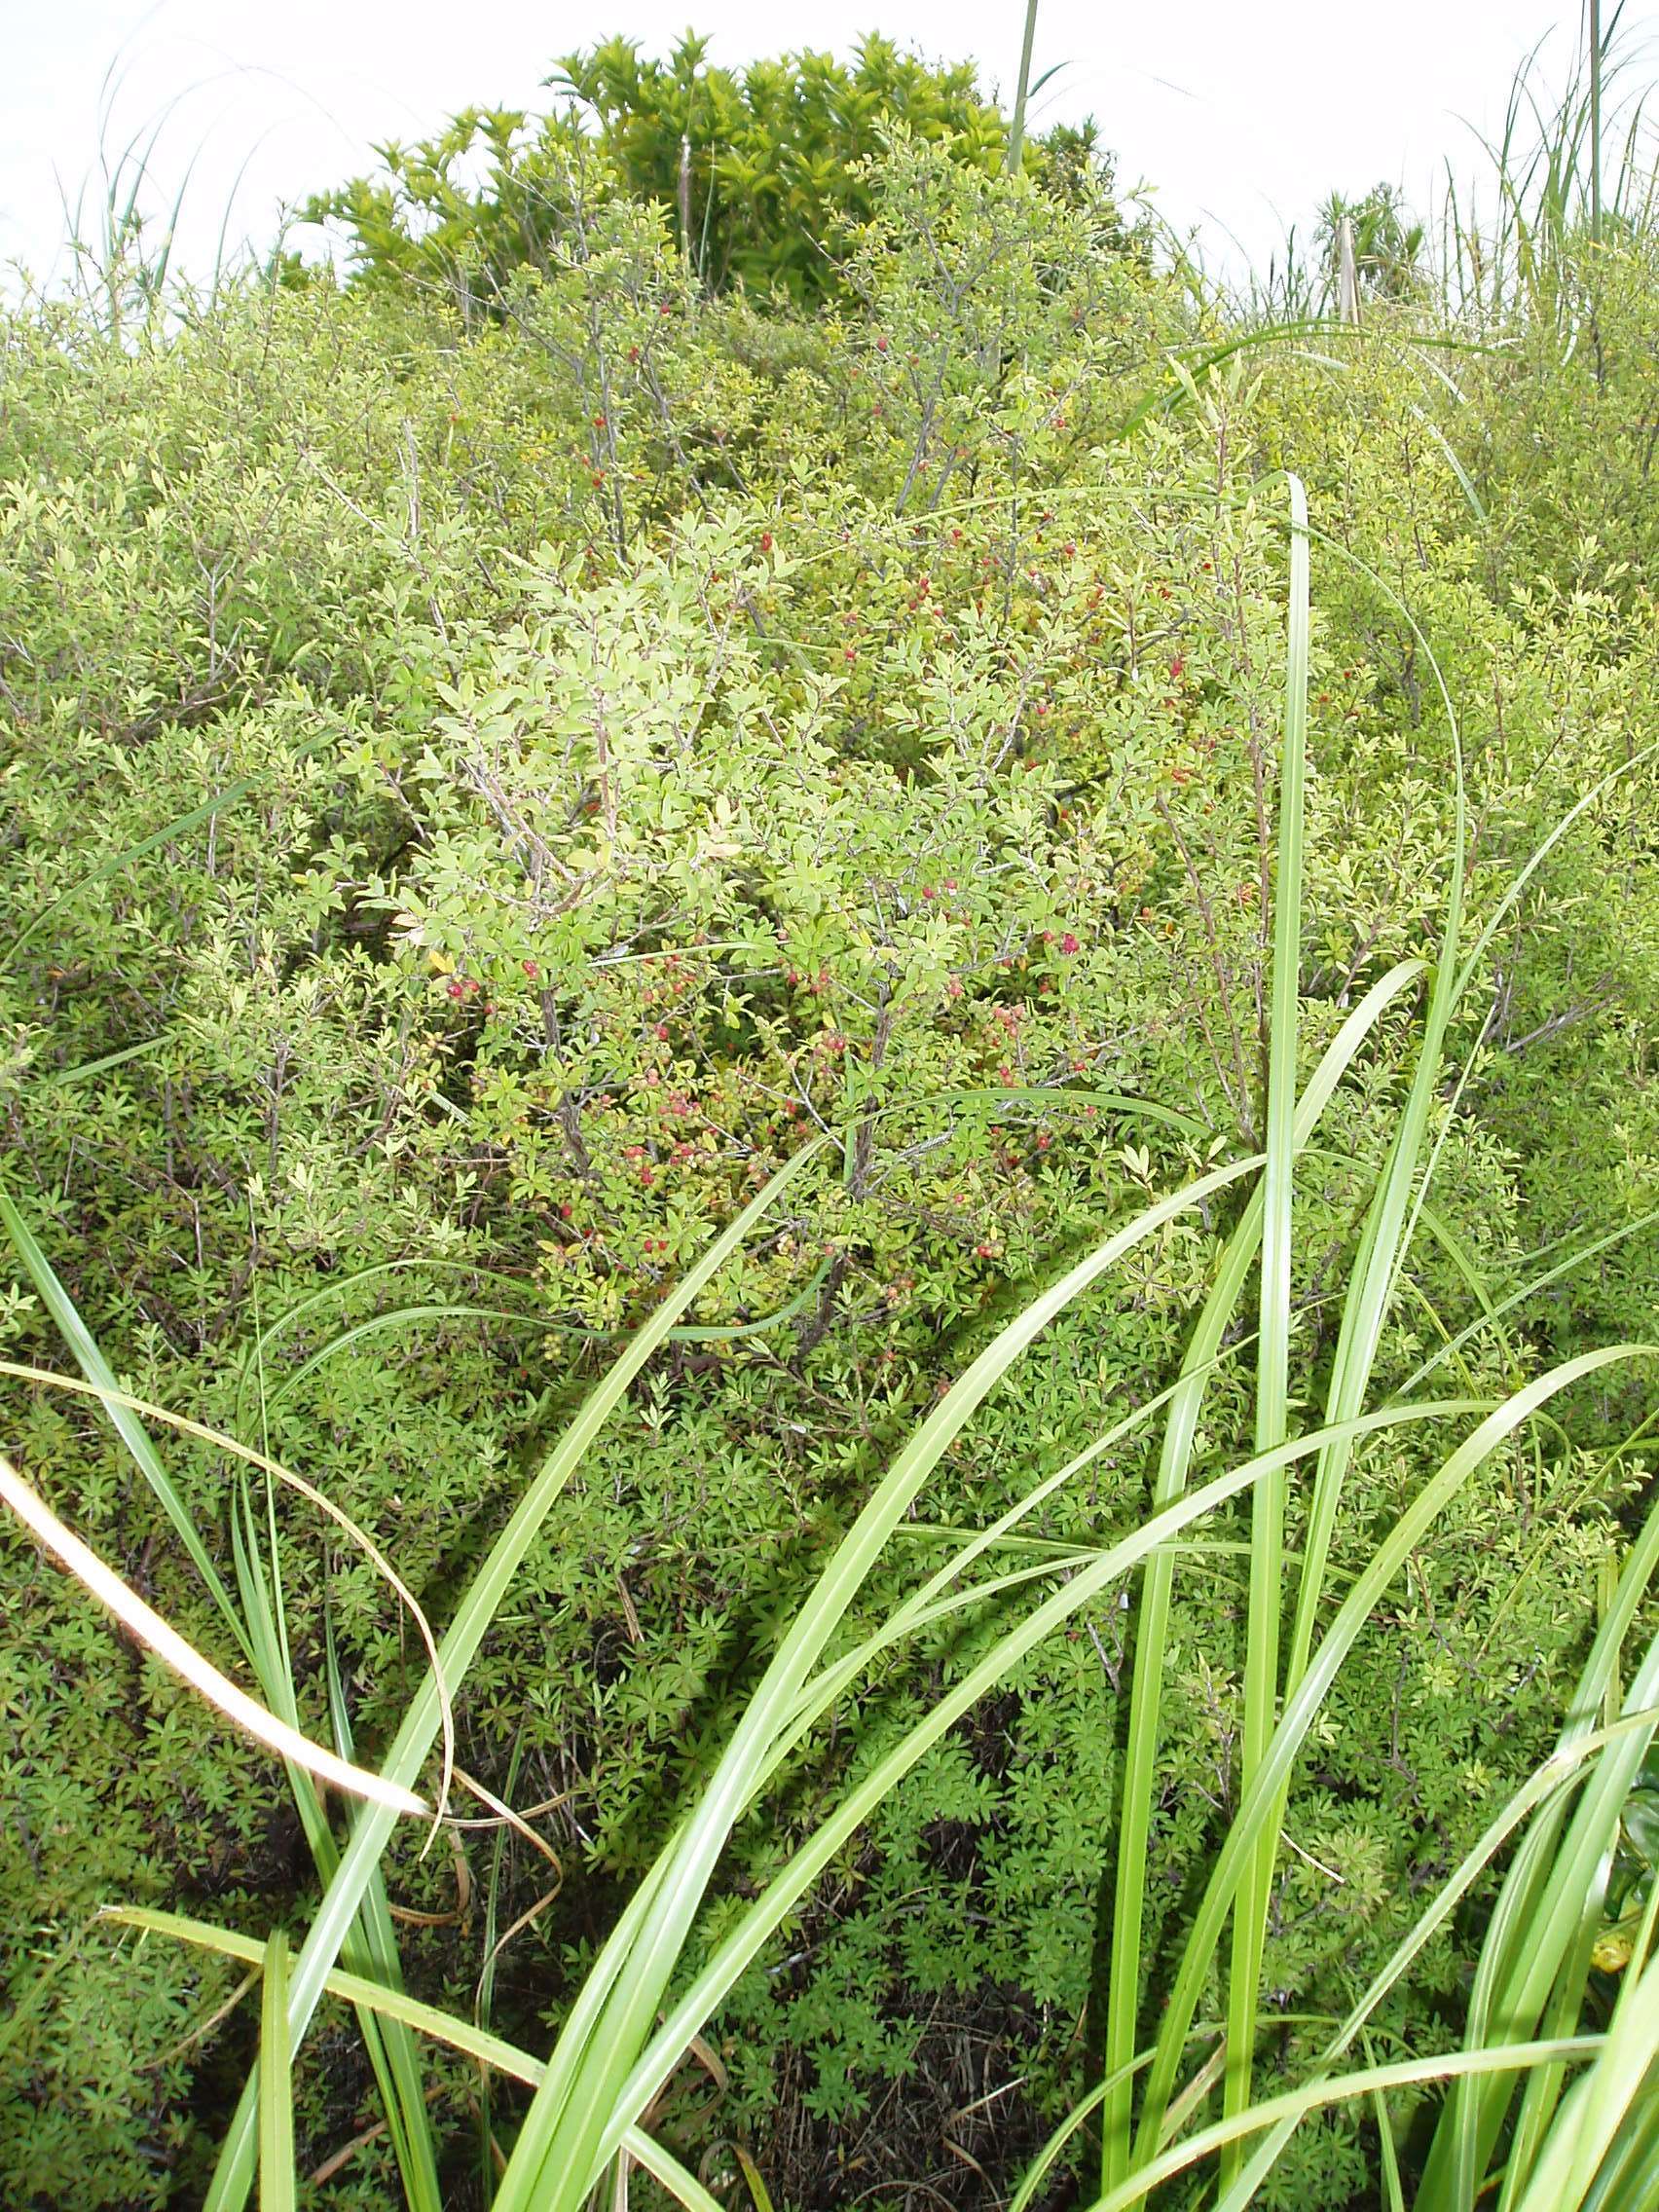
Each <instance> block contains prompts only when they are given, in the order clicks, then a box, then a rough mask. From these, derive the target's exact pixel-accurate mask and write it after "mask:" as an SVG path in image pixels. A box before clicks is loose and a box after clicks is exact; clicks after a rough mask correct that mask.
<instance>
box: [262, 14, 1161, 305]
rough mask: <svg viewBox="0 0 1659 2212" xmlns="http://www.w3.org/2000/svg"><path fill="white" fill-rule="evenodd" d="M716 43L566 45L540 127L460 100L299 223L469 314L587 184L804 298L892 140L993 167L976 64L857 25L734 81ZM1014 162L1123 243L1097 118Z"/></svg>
mask: <svg viewBox="0 0 1659 2212" xmlns="http://www.w3.org/2000/svg"><path fill="white" fill-rule="evenodd" d="M708 44H709V42H708V40H707V39H705V38H698V37H695V36H693V35H692V34H690V33H689V32H688V33H687V34H686V35H685V37H683V38H682V40H681V42H680V44H679V45H678V46H677V47H676V48H675V50H674V52H673V54H672V55H670V57H669V59H668V60H667V61H644V60H642V59H641V56H640V53H639V49H638V47H637V45H636V44H635V43H634V42H633V41H631V40H628V39H624V38H612V39H609V40H608V41H606V42H605V43H604V44H602V45H599V46H596V47H594V48H592V49H591V50H590V51H587V52H583V53H577V54H572V55H567V56H566V57H565V59H564V60H563V61H561V63H560V64H559V68H558V71H557V73H556V74H555V75H554V76H553V77H552V78H550V79H549V80H548V82H549V84H550V85H551V86H552V87H553V89H554V90H555V91H556V92H559V93H561V94H563V95H565V96H566V98H567V101H568V105H567V107H566V108H565V109H562V110H561V111H559V112H558V113H556V114H554V115H550V116H546V117H543V118H540V119H538V120H535V121H534V122H533V121H532V120H531V119H530V118H529V117H527V116H526V115H524V114H522V113H519V112H516V111H512V110H507V109H479V108H468V109H466V110H465V111H464V112H463V113H461V114H460V115H458V116H457V117H455V118H454V120H453V121H452V122H451V123H450V124H449V125H448V127H447V128H446V129H444V130H443V131H442V132H441V133H440V134H439V135H438V136H437V137H435V138H432V139H427V140H424V141H423V142H421V143H420V144H418V145H416V146H413V147H403V146H399V145H389V146H385V147H382V148H380V149H378V150H379V152H380V155H381V158H382V161H383V163H384V165H385V174H384V176H383V177H382V178H380V179H378V180H376V179H370V178H356V179H354V180H353V181H352V182H350V184H347V185H343V186H341V187H340V188H338V189H337V190H336V191H333V192H330V193H326V194H323V195H320V196H318V197H317V198H315V199H313V201H312V202H311V203H310V204H309V205H308V207H307V209H306V211H305V212H306V219H307V220H308V221H312V222H334V223H339V224H343V225H344V226H345V228H346V230H347V232H348V234H349V238H350V259H351V263H352V266H353V269H354V270H355V272H356V273H357V274H358V276H360V277H362V278H365V279H369V280H372V281H376V282H382V283H385V282H391V283H397V284H403V283H408V282H416V283H420V284H423V285H425V286H428V287H429V288H430V289H431V290H432V291H433V292H434V293H435V294H436V295H437V296H439V297H443V298H453V299H454V300H455V301H456V302H457V303H458V304H459V305H460V307H461V310H462V313H465V314H467V315H468V316H470V314H471V313H473V312H474V311H475V310H476V309H479V308H483V309H486V310H495V309H496V308H498V305H499V303H500V302H501V300H502V298H503V296H504V294H505V293H506V291H507V289H508V286H509V283H510V279H511V277H512V275H513V273H514V272H515V271H516V270H518V269H520V268H525V267H528V268H532V269H546V268H547V267H548V266H549V265H550V263H551V262H553V261H554V260H556V259H558V258H559V257H560V256H561V255H562V254H568V253H569V252H570V250H571V240H572V237H573V236H574V237H578V238H579V237H580V235H581V233H582V231H583V229H584V220H583V215H582V210H581V204H580V203H582V202H583V201H584V200H586V201H591V200H592V199H593V197H594V194H595V190H596V187H597V188H598V189H599V190H600V191H602V192H621V193H623V194H625V195H627V196H628V197H629V198H630V199H632V200H633V201H635V202H637V203H641V204H644V205H648V206H653V207H656V208H659V209H661V210H662V212H663V214H664V216H665V217H666V219H667V222H668V226H669V230H670V235H671V237H672V238H673V240H674V244H675V248H676V251H677V254H678V255H679V257H680V258H681V259H682V261H683V263H684V266H685V267H686V269H687V270H688V271H689V272H690V273H691V274H692V275H693V276H695V277H696V279H697V280H698V282H699V283H700V284H702V285H703V286H705V287H706V288H708V289H710V290H713V291H716V292H722V291H726V290H728V289H730V288H731V287H733V286H738V285H741V286H746V287H747V288H748V289H749V290H751V291H752V292H754V293H756V295H758V296H759V297H761V298H768V297H770V296H771V295H772V294H773V293H774V292H777V293H781V294H783V295H784V296H786V297H787V298H788V299H789V300H791V301H792V302H793V303H794V304H795V305H797V306H800V307H805V308H812V307H816V306H821V305H823V304H824V303H825V302H827V301H838V300H840V299H841V298H842V297H843V296H844V286H843V281H842V275H841V270H842V264H843V262H844V260H845V258H846V256H847V254H848V252H849V251H850V250H851V247H852V245H853V242H854V240H855V239H856V238H857V237H858V235H859V233H860V232H861V231H862V230H863V228H864V227H865V225H866V224H867V223H868V222H869V221H870V220H871V219H872V218H873V217H874V216H875V215H876V213H877V211H878V208H879V207H880V206H882V205H883V204H884V196H883V194H882V193H881V191H880V189H879V186H878V184H877V182H876V171H875V165H876V163H877V162H878V160H879V157H880V156H881V155H882V154H883V153H884V152H885V151H886V149H887V147H888V145H889V143H890V141H891V140H892V138H893V137H894V136H895V135H896V134H907V135H908V136H910V137H913V138H915V139H917V140H919V141H921V142H922V143H924V144H927V145H931V146H937V147H939V148H940V150H942V151H944V152H946V153H947V154H948V155H949V157H950V159H951V161H952V162H953V163H954V164H956V165H958V166H961V167H963V168H965V169H967V170H969V171H971V172H973V173H974V174H976V175H978V176H992V175H995V174H997V173H999V172H1000V170H1001V169H1002V167H1003V166H1004V164H1005V160H1006V156H1007V150H1008V125H1007V123H1006V122H1005V120H1004V118H1003V115H1002V113H1001V111H1000V110H999V109H998V107H997V106H996V105H995V103H994V102H992V101H989V100H987V99H986V98H985V97H984V96H983V95H982V94H981V92H979V90H978V88H977V84H976V82H975V76H974V71H973V69H972V67H971V66H966V65H964V66H959V67H954V68H934V67H931V66H930V65H929V64H927V63H926V62H923V61H921V60H919V59H917V58H916V57H915V56H914V55H907V54H903V53H901V52H900V50H899V49H898V48H897V47H895V46H894V45H893V44H892V43H891V42H890V41H889V40H887V39H883V38H866V39H865V40H864V41H863V42H862V43H861V44H860V46H859V47H858V49H857V51H856V53H855V55H854V58H853V60H852V63H851V64H850V65H846V64H843V63H841V62H838V61H836V60H835V59H834V58H833V57H832V56H831V55H828V54H813V53H810V52H803V53H800V54H791V55H782V56H780V57H779V58H778V59H777V60H775V61H757V62H755V63H752V64H751V66H750V67H749V68H748V69H746V70H745V71H744V72H743V74H742V75H741V77H740V76H736V75H734V74H733V73H732V72H731V71H730V70H727V69H720V68H715V67H711V66H709V65H708V63H707V60H706V55H707V53H708ZM481 166H482V167H483V168H484V171H485V174H484V176H483V180H482V182H474V183H469V182H468V179H469V178H471V177H474V176H475V175H476V172H477V171H478V170H479V168H480V167H481ZM1022 166H1023V167H1024V168H1025V170H1026V172H1027V173H1028V174H1029V175H1030V176H1031V177H1032V178H1033V179H1034V180H1035V181H1036V182H1037V183H1038V184H1039V185H1041V186H1044V187H1046V188H1047V189H1049V190H1051V192H1053V193H1054V194H1055V195H1056V196H1057V197H1060V198H1062V199H1072V200H1084V201H1087V202H1088V203H1097V204H1100V205H1102V206H1104V207H1105V208H1106V209H1107V210H1108V212H1109V216H1110V221H1111V223H1112V225H1113V229H1114V233H1115V235H1116V236H1117V238H1118V239H1119V240H1120V242H1121V243H1126V242H1127V234H1126V233H1125V232H1124V227H1123V224H1122V222H1121V220H1120V218H1119V217H1118V215H1117V212H1116V210H1115V209H1114V208H1112V207H1111V203H1110V198H1109V192H1110V182H1111V161H1110V158H1109V157H1108V156H1106V155H1104V154H1103V153H1102V152H1101V151H1100V150H1099V148H1098V145H1097V143H1096V140H1095V137H1094V134H1093V131H1092V129H1085V130H1081V131H1080V130H1077V129H1060V130H1057V131H1056V132H1055V133H1053V135H1052V136H1051V139H1049V140H1046V141H1042V142H1039V143H1035V144H1033V145H1032V146H1031V147H1029V148H1028V149H1027V150H1026V153H1025V156H1024V160H1023V165H1022ZM291 267H292V270H293V274H294V275H295V276H298V275H299V274H300V269H299V265H298V264H297V263H295V264H292V265H291Z"/></svg>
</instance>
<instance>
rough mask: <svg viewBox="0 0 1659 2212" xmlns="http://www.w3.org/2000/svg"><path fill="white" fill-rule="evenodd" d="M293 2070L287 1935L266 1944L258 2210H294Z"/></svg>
mask: <svg viewBox="0 0 1659 2212" xmlns="http://www.w3.org/2000/svg"><path fill="white" fill-rule="evenodd" d="M294 2205H295V2192H294V2074H293V2054H292V2052H291V2051H290V2050H289V2047H288V1938H287V1937H286V1936H284V1935H283V1933H282V1931H281V1930H280V1929H279V1928H278V1929H277V1930H276V1934H275V1935H273V1936H272V1937H271V1939H270V1941H269V1942H268V1943H267V1944H266V1946H265V1972H264V1977H263V1988H262V1995H261V2000H260V2008H259V2212H294Z"/></svg>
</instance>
